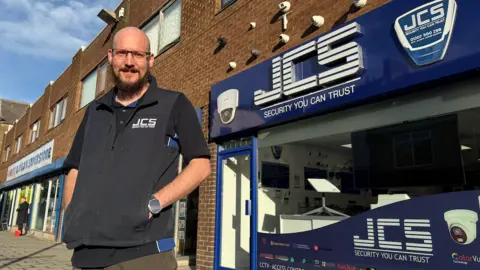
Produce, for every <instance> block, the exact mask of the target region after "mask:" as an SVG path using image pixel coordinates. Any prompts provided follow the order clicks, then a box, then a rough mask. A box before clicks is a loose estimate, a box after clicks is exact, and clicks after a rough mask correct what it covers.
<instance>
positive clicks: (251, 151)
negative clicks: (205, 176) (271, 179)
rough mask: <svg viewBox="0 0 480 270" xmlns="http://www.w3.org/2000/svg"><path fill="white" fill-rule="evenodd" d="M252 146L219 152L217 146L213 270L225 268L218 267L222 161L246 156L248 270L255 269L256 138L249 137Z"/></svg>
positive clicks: (220, 245)
mask: <svg viewBox="0 0 480 270" xmlns="http://www.w3.org/2000/svg"><path fill="white" fill-rule="evenodd" d="M251 139H252V144H250V145H247V146H242V147H237V148H233V149H227V150H223V151H221V149H220V146H217V153H218V154H217V168H216V175H217V177H216V178H217V179H216V195H215V199H216V201H215V209H216V211H215V241H214V243H215V249H214V262H213V269H214V270H222V269H226V268H222V267H220V251H221V248H222V244H221V240H220V237H221V235H222V227H221V221H222V215H221V209H222V208H221V207H222V198H221V194H222V193H221V191H222V187H223V174H222V172H223V170H222V161H223V160H224V159H226V158H231V157H235V156H241V155H246V154H248V155H249V156H250V200H251V213H250V269H257V226H258V221H257V192H258V189H257V138H256V137H253V136H252V137H251Z"/></svg>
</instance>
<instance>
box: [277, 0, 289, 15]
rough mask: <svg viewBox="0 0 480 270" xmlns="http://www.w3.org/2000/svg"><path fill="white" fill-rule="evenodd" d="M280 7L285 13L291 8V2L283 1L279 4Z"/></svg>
mask: <svg viewBox="0 0 480 270" xmlns="http://www.w3.org/2000/svg"><path fill="white" fill-rule="evenodd" d="M278 8H279V9H280V11H281V12H283V13H285V12H288V11H289V10H290V2H288V1H283V2H281V3H280V4H278Z"/></svg>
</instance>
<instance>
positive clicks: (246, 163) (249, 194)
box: [215, 147, 256, 269]
mask: <svg viewBox="0 0 480 270" xmlns="http://www.w3.org/2000/svg"><path fill="white" fill-rule="evenodd" d="M252 149H253V148H252V147H242V148H238V149H231V150H228V153H221V152H220V153H219V156H218V161H217V162H218V163H217V170H218V171H217V175H218V180H217V207H216V209H217V213H216V238H215V239H218V240H216V241H215V269H251V267H250V266H251V265H255V264H254V263H252V262H254V261H255V257H256V256H254V254H255V250H256V248H255V239H256V233H255V232H256V224H255V220H256V207H255V205H256V203H255V201H256V200H255V199H254V198H255V194H254V193H253V192H254V190H255V183H256V177H255V171H256V169H255V167H256V166H255V161H254V160H255V157H254V156H253V155H252V153H253V150H252ZM225 152H227V151H225Z"/></svg>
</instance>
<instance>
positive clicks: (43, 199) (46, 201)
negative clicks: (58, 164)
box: [32, 178, 59, 233]
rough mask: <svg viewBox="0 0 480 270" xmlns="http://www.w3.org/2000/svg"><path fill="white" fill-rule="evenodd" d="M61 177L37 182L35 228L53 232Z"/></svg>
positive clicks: (34, 213) (34, 212) (34, 214)
mask: <svg viewBox="0 0 480 270" xmlns="http://www.w3.org/2000/svg"><path fill="white" fill-rule="evenodd" d="M58 191H59V179H58V178H54V179H49V180H46V181H43V182H41V183H39V184H37V191H36V195H35V197H36V198H35V209H34V211H33V219H32V220H33V222H32V224H33V229H35V230H38V231H42V232H48V233H53V232H54V229H55V223H56V214H57V213H56V209H57V203H58V197H59V194H58Z"/></svg>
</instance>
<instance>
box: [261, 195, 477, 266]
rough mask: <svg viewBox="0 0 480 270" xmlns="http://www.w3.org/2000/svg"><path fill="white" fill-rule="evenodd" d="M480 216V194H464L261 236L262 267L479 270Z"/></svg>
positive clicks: (412, 201) (400, 204) (395, 205)
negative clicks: (308, 229) (330, 223)
mask: <svg viewBox="0 0 480 270" xmlns="http://www.w3.org/2000/svg"><path fill="white" fill-rule="evenodd" d="M479 213H480V191H463V192H453V193H444V194H439V195H432V196H423V197H417V198H412V199H408V200H405V201H402V202H397V203H393V204H390V205H386V206H383V207H379V208H376V209H373V210H370V211H367V212H364V213H362V214H360V215H357V216H354V217H350V218H347V219H344V220H342V221H339V222H337V223H334V224H332V225H329V226H326V227H322V228H318V229H314V230H311V231H306V232H300V233H291V234H262V233H259V235H258V240H259V241H258V252H259V254H258V265H257V269H278V270H290V269H299V270H300V269H323V268H326V269H344V270H360V269H365V268H374V269H379V270H384V269H398V270H400V269H449V270H452V269H480V239H479V238H478V237H477V235H478V232H477V230H478V229H479V223H478V215H479ZM326 218H328V217H326Z"/></svg>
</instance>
